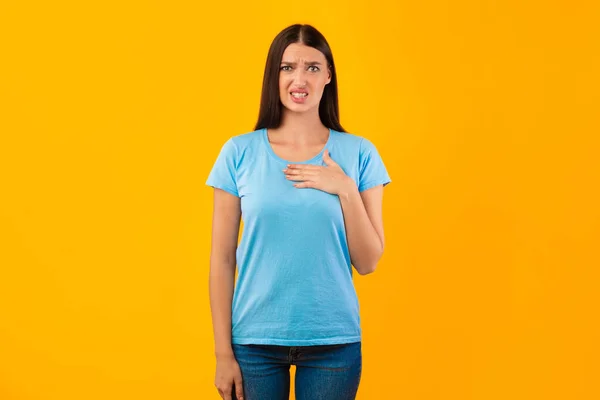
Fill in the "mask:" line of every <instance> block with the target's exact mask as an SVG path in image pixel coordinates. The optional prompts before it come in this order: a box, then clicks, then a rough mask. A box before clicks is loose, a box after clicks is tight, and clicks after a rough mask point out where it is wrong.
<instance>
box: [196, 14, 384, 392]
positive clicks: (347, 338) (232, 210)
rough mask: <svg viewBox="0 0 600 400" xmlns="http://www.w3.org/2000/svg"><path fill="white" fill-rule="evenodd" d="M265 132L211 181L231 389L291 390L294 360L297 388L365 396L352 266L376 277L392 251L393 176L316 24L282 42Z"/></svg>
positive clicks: (214, 298) (272, 56) (222, 341)
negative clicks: (361, 130)
mask: <svg viewBox="0 0 600 400" xmlns="http://www.w3.org/2000/svg"><path fill="white" fill-rule="evenodd" d="M254 129H255V130H254V131H252V132H248V133H244V134H240V135H237V136H234V137H232V138H230V139H229V140H228V141H227V142H226V143H225V144H224V145H223V147H222V149H221V152H220V154H219V156H218V157H217V160H216V162H215V164H214V166H213V169H212V171H211V172H210V174H209V177H208V180H207V182H206V183H207V185H209V186H212V187H214V188H215V190H214V209H213V228H212V229H213V230H212V248H211V260H210V302H211V310H212V319H213V329H214V335H215V336H214V337H215V354H216V358H217V367H216V377H215V386H216V387H217V389H218V391H219V394H220V395H221V397H222V398H223V399H242V398H244V399H246V400H279V399H288V398H289V390H290V365H292V364H293V365H295V366H296V375H295V388H296V399H298V400H308V399H310V400H316V399H326V400H347V399H354V398H355V397H356V392H357V390H358V386H359V382H360V377H361V370H362V352H361V327H360V317H359V305H358V300H357V297H356V292H355V290H354V286H353V281H352V266H354V268H355V269H356V271H357V272H358V273H359V274H360V275H366V274H369V273H371V272H373V271H374V270H375V266H376V264H377V262H378V260H379V259H380V257H381V255H382V253H383V247H384V235H383V222H382V197H383V186H384V185H386V184H388V183H389V182H390V178H389V176H388V173H387V171H386V168H385V166H384V164H383V162H382V160H381V158H380V156H379V154H378V152H377V149H376V148H375V147H374V145H373V144H372V143H371V142H370V141H368V140H367V139H365V138H362V137H359V136H356V135H353V134H349V133H345V131H344V129H343V128H342V126H341V125H340V122H339V113H338V98H337V81H336V71H335V67H334V62H333V57H332V54H331V50H330V48H329V45H328V43H327V41H326V40H325V38H324V37H323V35H321V33H319V32H318V31H317V30H316V29H315V28H313V27H312V26H310V25H299V24H297V25H292V26H290V27H288V28H286V29H284V30H283V31H282V32H281V33H279V34H278V35H277V36H276V37H275V39H274V41H273V43H272V44H271V47H270V49H269V54H268V57H267V63H266V68H265V74H264V81H263V88H262V97H261V104H260V113H259V118H258V122H257V124H256V126H255V128H254ZM242 217H243V221H244V230H243V234H242V239H241V242H240V244H239V247H238V245H237V242H238V232H239V228H240V219H242ZM236 264H237V267H238V277H237V281H236V284H235V291H234V279H235V278H234V277H235V268H236Z"/></svg>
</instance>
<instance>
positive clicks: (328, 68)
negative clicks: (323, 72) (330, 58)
mask: <svg viewBox="0 0 600 400" xmlns="http://www.w3.org/2000/svg"><path fill="white" fill-rule="evenodd" d="M327 72H329V76H328V77H327V83H329V82H331V67H330V66H329V67H327ZM327 83H326V84H327Z"/></svg>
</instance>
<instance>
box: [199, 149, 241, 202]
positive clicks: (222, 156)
mask: <svg viewBox="0 0 600 400" xmlns="http://www.w3.org/2000/svg"><path fill="white" fill-rule="evenodd" d="M237 155H238V151H237V147H236V145H235V143H234V142H233V139H232V138H230V139H229V140H228V141H227V142H225V144H224V145H223V146H222V147H221V151H220V153H219V155H218V156H217V160H216V161H215V163H214V165H213V167H212V170H211V171H210V174H209V175H208V179H207V180H206V184H207V185H208V186H212V187H214V188H217V189H222V190H225V191H226V192H229V193H231V194H233V195H234V196H238V197H239V195H238V190H237V182H236V169H237Z"/></svg>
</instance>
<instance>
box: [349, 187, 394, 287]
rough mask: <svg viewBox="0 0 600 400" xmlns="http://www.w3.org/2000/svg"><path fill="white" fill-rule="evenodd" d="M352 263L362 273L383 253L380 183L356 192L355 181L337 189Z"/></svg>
mask: <svg viewBox="0 0 600 400" xmlns="http://www.w3.org/2000/svg"><path fill="white" fill-rule="evenodd" d="M338 197H339V198H340V203H341V205H342V212H343V214H344V224H345V225H346V236H347V238H348V249H349V251H350V258H351V260H352V265H354V268H356V270H357V271H358V273H359V274H361V275H366V274H370V273H371V272H374V271H375V268H376V266H377V262H379V259H380V258H381V256H382V255H383V248H384V243H385V241H384V235H383V217H382V203H383V185H378V186H375V187H372V188H370V189H367V190H365V191H362V192H359V191H358V188H357V187H356V184H355V183H354V181H351V182H349V183H348V188H347V189H346V190H342V191H340V193H338Z"/></svg>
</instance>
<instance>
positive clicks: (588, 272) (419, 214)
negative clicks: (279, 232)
mask: <svg viewBox="0 0 600 400" xmlns="http://www.w3.org/2000/svg"><path fill="white" fill-rule="evenodd" d="M201 3H202V2H196V1H185V2H181V1H171V2H144V1H135V2H134V1H129V2H116V1H110V2H107V1H104V2H93V3H92V2H75V1H72V2H66V1H57V2H25V1H23V2H6V3H5V4H3V5H2V7H1V9H2V11H1V12H0V36H1V37H2V41H1V43H2V48H1V57H2V63H1V66H0V68H1V69H2V70H3V71H2V73H1V74H0V99H1V101H2V105H1V109H0V116H1V118H0V132H1V142H0V171H1V172H0V176H1V179H0V188H1V191H2V195H1V197H0V201H1V208H0V226H1V238H0V240H1V245H0V246H1V251H0V263H1V269H0V399H2V400H33V399H45V400H46V399H47V400H83V399H85V400H94V399H112V400H120V399H124V400H125V399H128V400H130V399H144V400H150V399H178V400H179V399H182V400H188V399H217V398H218V395H217V393H216V390H215V389H214V387H213V379H214V366H215V361H214V357H213V341H212V330H211V322H210V310H209V303H208V284H207V277H208V267H209V265H208V257H209V246H210V224H211V207H212V191H211V190H212V189H210V188H208V187H206V186H204V182H205V179H206V176H207V174H208V172H209V169H210V167H211V165H212V163H213V161H214V159H215V157H216V155H217V152H218V150H219V149H220V146H221V145H222V144H223V143H224V141H225V140H226V139H227V138H229V137H230V136H232V135H235V134H240V133H243V132H247V131H249V130H251V129H252V128H253V124H254V123H255V120H256V117H257V111H258V101H259V95H260V87H261V79H262V72H263V68H264V61H265V57H266V54H267V50H268V46H269V44H270V42H271V40H272V39H273V37H274V36H275V34H276V33H277V32H278V31H279V30H280V29H282V28H284V27H285V26H287V25H288V24H291V23H296V22H307V23H311V24H314V25H315V26H316V27H317V28H318V29H320V30H321V31H322V32H323V33H324V34H325V35H326V37H327V38H328V40H329V42H330V44H331V46H332V48H333V52H334V57H335V60H336V63H337V66H338V73H339V84H340V96H341V98H340V106H341V119H342V123H343V125H344V126H345V127H346V128H347V129H348V130H349V131H350V132H353V133H356V134H359V135H364V136H366V137H368V138H369V139H371V140H372V141H373V142H374V143H375V144H376V145H377V146H378V148H379V149H380V152H381V154H382V156H383V158H384V160H385V161H386V164H387V166H388V169H389V172H390V174H391V176H392V179H393V183H392V184H391V185H390V186H388V187H387V188H386V190H385V196H384V197H385V198H384V212H385V228H386V239H387V250H386V254H385V255H384V258H383V260H382V261H381V263H380V265H379V267H378V271H377V272H376V273H375V274H373V275H369V276H366V277H360V276H356V278H355V282H356V285H357V290H358V292H359V296H360V301H361V311H362V322H363V329H364V347H363V348H364V372H363V378H362V383H361V388H360V392H359V399H363V400H371V399H379V398H385V399H411V400H414V399H423V400H424V399H443V400H451V399H457V400H464V399H478V400H479V399H481V400H484V399H485V400H492V399H499V400H500V399H501V400H506V399H528V400H529V399H540V400H542V399H544V400H547V399H586V400H587V399H592V398H600V389H599V382H598V376H599V375H598V372H599V366H598V359H600V352H599V346H598V338H600V331H599V328H598V325H597V323H598V306H599V297H598V290H599V279H598V267H599V265H600V257H599V251H598V247H599V244H600V206H599V204H600V194H599V182H600V168H599V161H598V159H597V158H596V157H598V155H599V154H600V141H599V137H598V135H599V133H600V129H599V128H600V118H599V117H598V108H599V106H600V102H599V93H600V85H599V79H598V73H599V70H600V56H599V54H600V48H599V47H598V45H597V44H598V43H599V39H600V35H599V33H600V31H599V28H598V26H599V25H600V24H599V23H598V20H599V17H600V13H599V6H598V3H597V2H593V1H588V2H585V1H582V2H573V1H570V2H569V1H564V2H558V1H531V2H527V4H526V2H522V1H516V0H512V1H497V2H496V1H474V0H471V1H466V0H463V1H435V2H423V3H422V4H421V3H418V2H415V1H408V0H406V1H387V2H381V1H379V2H366V1H353V2H348V1H342V0H339V1H318V2H292V3H286V2H276V1H260V2H247V1H235V2H228V3H219V2H217V4H205V5H203V4H201ZM594 3H595V4H594Z"/></svg>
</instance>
